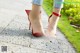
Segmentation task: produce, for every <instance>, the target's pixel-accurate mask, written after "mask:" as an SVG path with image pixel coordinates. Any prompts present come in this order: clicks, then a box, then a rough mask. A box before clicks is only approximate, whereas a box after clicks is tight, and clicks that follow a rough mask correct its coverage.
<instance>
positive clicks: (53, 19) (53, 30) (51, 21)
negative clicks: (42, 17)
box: [46, 15, 59, 37]
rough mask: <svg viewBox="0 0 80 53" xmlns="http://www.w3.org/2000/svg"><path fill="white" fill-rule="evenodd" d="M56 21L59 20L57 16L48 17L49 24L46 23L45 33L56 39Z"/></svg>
mask: <svg viewBox="0 0 80 53" xmlns="http://www.w3.org/2000/svg"><path fill="white" fill-rule="evenodd" d="M58 20H59V17H58V16H55V15H52V16H51V17H50V19H49V22H48V28H47V31H46V33H47V34H48V35H49V36H53V37H56V36H55V35H56V28H57V23H58Z"/></svg>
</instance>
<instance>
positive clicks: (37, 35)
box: [25, 10, 43, 37]
mask: <svg viewBox="0 0 80 53" xmlns="http://www.w3.org/2000/svg"><path fill="white" fill-rule="evenodd" d="M25 11H26V13H27V15H28V20H29V22H30V23H29V30H30V28H31V21H30V19H29V13H30V11H31V10H25ZM40 13H41V12H40ZM32 35H33V36H35V37H41V36H43V35H42V34H41V33H39V32H36V33H33V28H32Z"/></svg>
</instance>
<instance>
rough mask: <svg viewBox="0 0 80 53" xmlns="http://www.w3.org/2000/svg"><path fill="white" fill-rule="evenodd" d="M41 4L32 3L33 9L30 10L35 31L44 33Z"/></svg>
mask: <svg viewBox="0 0 80 53" xmlns="http://www.w3.org/2000/svg"><path fill="white" fill-rule="evenodd" d="M40 11H41V5H36V4H33V5H32V11H31V12H30V15H29V18H30V21H31V27H32V29H33V33H36V32H37V33H41V34H44V31H43V27H42V23H41V15H40Z"/></svg>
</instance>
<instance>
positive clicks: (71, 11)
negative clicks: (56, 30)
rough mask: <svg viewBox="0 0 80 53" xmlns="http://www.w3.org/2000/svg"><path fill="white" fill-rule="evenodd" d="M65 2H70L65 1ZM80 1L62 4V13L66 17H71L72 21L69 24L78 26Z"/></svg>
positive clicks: (75, 0) (74, 0)
mask: <svg viewBox="0 0 80 53" xmlns="http://www.w3.org/2000/svg"><path fill="white" fill-rule="evenodd" d="M65 2H71V0H68V1H67V0H65ZM79 2H80V0H73V1H72V2H71V3H64V8H63V9H62V13H64V14H65V15H66V16H68V17H69V16H70V17H73V20H72V21H71V23H74V24H78V25H79V24H80V22H79V20H80V17H78V16H79V15H80V4H79Z"/></svg>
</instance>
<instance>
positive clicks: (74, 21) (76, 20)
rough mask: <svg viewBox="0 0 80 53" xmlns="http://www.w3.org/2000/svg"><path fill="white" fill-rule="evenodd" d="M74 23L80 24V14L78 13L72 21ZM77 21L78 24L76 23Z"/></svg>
mask: <svg viewBox="0 0 80 53" xmlns="http://www.w3.org/2000/svg"><path fill="white" fill-rule="evenodd" d="M71 23H73V24H74V25H79V26H80V15H76V16H75V17H74V18H73V20H72V21H71ZM76 23H77V24H76Z"/></svg>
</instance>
